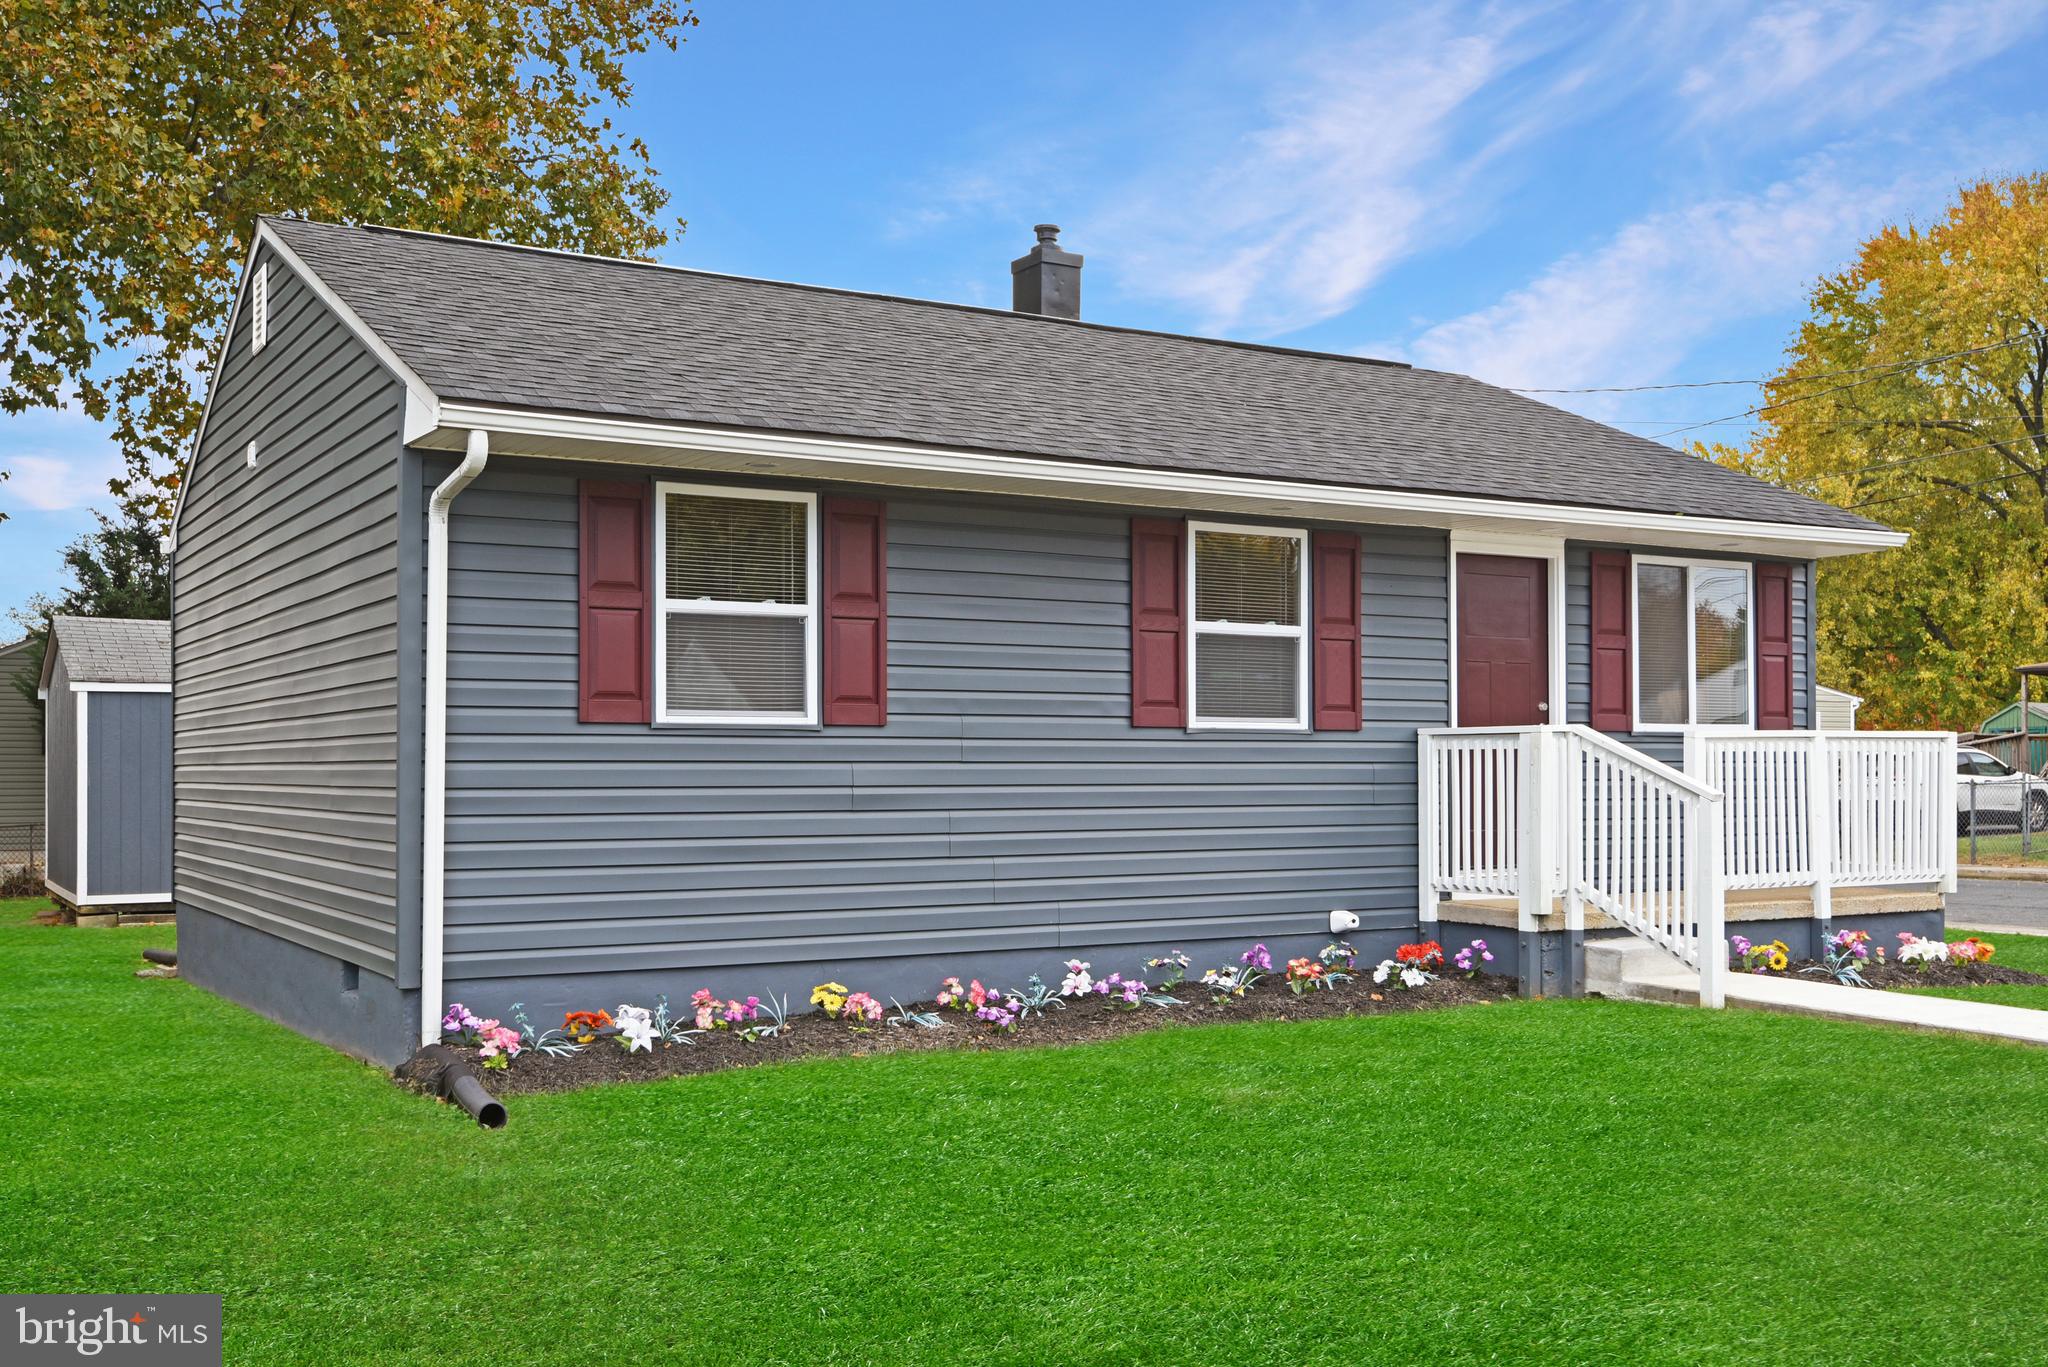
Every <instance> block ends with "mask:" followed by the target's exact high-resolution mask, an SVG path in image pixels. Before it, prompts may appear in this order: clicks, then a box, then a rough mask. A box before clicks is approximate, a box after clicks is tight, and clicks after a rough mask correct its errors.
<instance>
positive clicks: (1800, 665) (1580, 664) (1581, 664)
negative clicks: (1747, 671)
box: [1564, 543, 1814, 765]
mask: <svg viewBox="0 0 2048 1367" xmlns="http://www.w3.org/2000/svg"><path fill="white" fill-rule="evenodd" d="M1596 549H1603V550H1604V549H1615V550H1629V551H1634V552H1636V553H1638V554H1641V555H1673V556H1699V555H1700V553H1699V552H1696V551H1675V550H1667V549H1663V548H1659V547H1656V546H1618V547H1612V548H1609V547H1605V546H1602V547H1594V546H1589V545H1580V544H1578V543H1572V544H1570V545H1567V546H1566V547H1565V580H1564V583H1565V588H1564V615H1565V631H1566V635H1565V703H1566V706H1567V708H1568V709H1569V716H1570V719H1571V720H1572V721H1575V722H1578V723H1580V724H1581V725H1584V724H1585V723H1586V722H1587V720H1588V719H1589V717H1590V716H1591V713H1592V703H1593V685H1592V670H1593V643H1592V622H1593V603H1592V552H1593V551H1594V550H1596ZM1701 558H1705V559H1715V560H1744V559H1748V560H1750V561H1751V562H1752V563H1754V561H1755V560H1756V559H1758V558H1760V557H1745V556H1727V555H1714V556H1703V557H1701ZM1795 564H1797V566H1798V572H1797V573H1795V574H1794V575H1793V576H1792V724H1793V725H1794V726H1795V727H1799V728H1805V727H1808V726H1811V725H1812V724H1813V716H1814V711H1813V706H1814V704H1813V675H1814V671H1813V660H1814V648H1813V583H1814V575H1813V565H1812V563H1811V562H1810V561H1808V562H1795ZM1751 686H1752V687H1754V686H1755V683H1754V676H1752V681H1751ZM1618 739H1621V740H1625V741H1627V742H1628V743H1629V744H1631V745H1633V746H1635V747H1636V748H1637V749H1639V750H1641V751H1643V752H1644V753H1645V754H1648V755H1653V756H1655V757H1656V758H1658V759H1660V760H1663V761H1664V762H1665V763H1666V764H1672V765H1680V764H1682V763H1683V762H1684V759H1685V741H1684V738H1683V737H1682V736H1679V735H1678V734H1677V733H1675V732H1647V733H1646V732H1641V731H1637V732H1632V733H1629V734H1626V735H1621V736H1619V737H1618Z"/></svg>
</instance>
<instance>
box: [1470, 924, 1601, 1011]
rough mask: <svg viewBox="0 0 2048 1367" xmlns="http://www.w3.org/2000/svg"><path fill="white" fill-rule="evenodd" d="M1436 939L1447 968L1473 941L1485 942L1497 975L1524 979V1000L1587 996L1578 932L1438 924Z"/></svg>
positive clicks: (1584, 969)
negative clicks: (1452, 958)
mask: <svg viewBox="0 0 2048 1367" xmlns="http://www.w3.org/2000/svg"><path fill="white" fill-rule="evenodd" d="M1436 939H1437V942H1438V943H1439V944H1441V945H1442V946H1443V947H1444V960H1445V962H1446V963H1447V964H1448V963H1449V961H1450V958H1451V956H1452V955H1454V954H1456V953H1457V952H1458V951H1459V950H1461V949H1463V948H1464V947H1465V946H1466V945H1469V944H1471V943H1472V942H1473V941H1474V940H1484V941H1486V947H1487V949H1488V950H1490V951H1491V952H1492V954H1493V963H1492V964H1491V965H1489V966H1490V967H1491V968H1492V969H1493V970H1494V971H1495V972H1499V973H1512V974H1514V975H1515V976H1516V977H1517V978H1519V979H1521V983H1522V995H1523V996H1525V997H1577V996H1582V995H1584V993H1585V984H1586V968H1585V957H1586V956H1585V955H1584V954H1583V953H1581V952H1580V942H1581V940H1582V939H1583V935H1582V934H1581V933H1580V932H1577V931H1563V930H1532V931H1518V930H1515V929H1514V928H1512V927H1509V926H1484V925H1479V924H1477V923H1474V922H1466V921H1438V922H1437V923H1436Z"/></svg>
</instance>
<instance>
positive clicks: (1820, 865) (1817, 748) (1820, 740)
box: [1806, 731, 1835, 945]
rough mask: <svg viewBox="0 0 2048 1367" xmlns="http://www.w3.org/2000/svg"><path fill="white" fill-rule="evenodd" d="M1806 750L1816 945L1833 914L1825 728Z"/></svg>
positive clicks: (1831, 797) (1830, 762) (1830, 760)
mask: <svg viewBox="0 0 2048 1367" xmlns="http://www.w3.org/2000/svg"><path fill="white" fill-rule="evenodd" d="M1811 745H1812V748H1811V749H1809V750H1808V751H1807V752H1806V857H1807V858H1808V859H1809V860H1810V861H1812V863H1813V920H1814V934H1815V936H1816V937H1817V938H1816V940H1815V944H1816V945H1818V944H1820V943H1821V942H1823V941H1825V940H1826V939H1827V938H1828V934H1829V930H1830V927H1829V922H1830V920H1832V918H1833V917H1834V914H1835V767H1834V757H1833V756H1832V755H1830V754H1829V753H1828V735H1827V732H1825V731H1816V732H1814V733H1813V740H1812V742H1811Z"/></svg>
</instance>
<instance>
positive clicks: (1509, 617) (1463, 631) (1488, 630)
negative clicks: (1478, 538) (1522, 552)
mask: <svg viewBox="0 0 2048 1367" xmlns="http://www.w3.org/2000/svg"><path fill="white" fill-rule="evenodd" d="M1549 572H1550V565H1549V562H1548V561H1544V560H1530V559H1526V558H1524V557H1522V556H1518V555H1460V556H1459V557H1458V583H1457V594H1458V611H1457V622H1458V723H1457V724H1458V725H1460V726H1538V725H1542V724H1544V723H1546V722H1548V721H1549V720H1550V665H1549V661H1550V610H1549V603H1550V591H1549Z"/></svg>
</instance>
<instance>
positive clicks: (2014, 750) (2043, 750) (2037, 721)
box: [1977, 702, 2048, 774]
mask: <svg viewBox="0 0 2048 1367" xmlns="http://www.w3.org/2000/svg"><path fill="white" fill-rule="evenodd" d="M2019 732H2020V705H2019V704H2018V703H2017V702H2013V703H2008V704H2007V705H2006V706H2004V707H2001V708H1999V709H1998V710H1997V711H1996V712H1993V713H1992V714H1991V715H1990V716H1988V717H1986V718H1985V719H1984V722H1983V724H1982V725H1981V726H1979V727H1978V728H1977V734H1978V736H1980V737H2000V736H2003V737H2009V738H2010V739H2007V740H2005V741H2003V742H2002V743H1998V744H1994V745H1992V746H1991V747H1989V748H1990V749H1991V750H1992V751H1993V753H1995V754H1996V755H1997V756H1998V757H1999V758H2000V759H2002V760H2004V761H2005V762H2006V763H2008V764H2010V765H2013V766H2014V767H2015V768H2024V769H2026V771H2027V772H2028V773H2030V774H2038V773H2041V772H2042V771H2043V770H2044V769H2048V703H2040V702H2029V703H2028V704H2027V759H2026V762H2025V763H2024V764H2022V763H2021V761H2020V755H2019V745H2020V742H2019Z"/></svg>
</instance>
